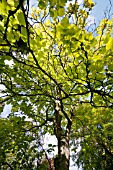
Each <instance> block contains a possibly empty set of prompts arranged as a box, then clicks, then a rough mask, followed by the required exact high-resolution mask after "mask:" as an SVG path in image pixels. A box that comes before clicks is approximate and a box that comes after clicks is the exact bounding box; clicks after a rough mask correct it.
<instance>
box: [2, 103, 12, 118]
mask: <svg viewBox="0 0 113 170" xmlns="http://www.w3.org/2000/svg"><path fill="white" fill-rule="evenodd" d="M11 107H12V106H11V104H8V105H5V106H4V109H3V112H2V113H1V115H0V117H2V118H7V116H9V114H10V112H11Z"/></svg>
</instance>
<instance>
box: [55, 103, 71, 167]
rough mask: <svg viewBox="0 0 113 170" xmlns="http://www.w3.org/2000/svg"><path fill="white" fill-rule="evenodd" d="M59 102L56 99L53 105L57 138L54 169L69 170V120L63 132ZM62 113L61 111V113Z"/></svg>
mask: <svg viewBox="0 0 113 170" xmlns="http://www.w3.org/2000/svg"><path fill="white" fill-rule="evenodd" d="M61 112H62V109H61V104H60V101H58V100H57V101H56V107H55V123H54V130H55V135H56V137H57V140H58V155H57V157H56V158H55V160H54V166H55V170H62V169H63V170H69V162H70V147H69V135H70V129H71V124H72V123H71V121H70V119H68V122H67V127H66V130H65V132H64V130H63V129H62V125H61V120H62V116H61ZM62 114H63V113H62Z"/></svg>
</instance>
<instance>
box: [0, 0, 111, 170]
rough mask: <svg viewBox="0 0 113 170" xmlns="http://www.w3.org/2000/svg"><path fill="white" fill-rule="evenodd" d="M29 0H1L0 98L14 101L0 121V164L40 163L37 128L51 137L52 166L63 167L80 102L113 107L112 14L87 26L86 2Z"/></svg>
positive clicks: (18, 166)
mask: <svg viewBox="0 0 113 170" xmlns="http://www.w3.org/2000/svg"><path fill="white" fill-rule="evenodd" d="M29 3H30V1H29V0H27V1H23V0H19V1H16V0H15V1H14V0H7V1H6V0H2V1H1V2H0V20H1V21H0V84H1V85H2V86H1V87H3V89H1V100H0V103H1V108H3V107H2V105H3V104H11V106H12V109H11V113H10V115H9V117H8V118H7V120H6V122H4V121H5V120H4V121H3V120H1V121H2V127H4V125H7V126H6V127H7V128H6V130H5V131H3V134H2V135H3V136H4V135H6V136H5V138H4V139H5V140H3V143H2V144H1V148H2V153H3V154H2V155H5V156H3V157H4V159H3V158H2V159H1V160H2V161H1V164H0V166H1V168H3V167H4V166H5V168H6V167H9V168H10V169H11V168H12V169H22V167H23V169H38V168H40V169H41V168H42V169H44V168H45V169H46V167H44V166H42V167H39V165H38V163H37V160H40V158H42V155H43V154H42V152H44V149H40V146H42V144H41V134H43V135H45V134H47V133H49V134H51V135H55V137H56V138H57V147H58V153H57V155H56V156H55V158H54V167H55V170H61V169H62V167H63V169H65V170H69V161H70V147H71V143H70V141H71V140H72V139H71V137H73V135H72V134H73V131H74V130H75V129H74V128H75V127H76V126H75V125H76V123H77V119H75V117H76V116H77V115H79V114H80V111H78V110H79V109H77V108H78V107H80V108H81V113H82V108H84V107H85V106H86V105H88V106H89V107H91V108H95V112H96V109H98V107H100V108H108V109H111V108H112V106H113V71H112V64H113V59H112V58H113V37H112V35H113V19H112V18H104V19H103V20H101V22H100V24H99V25H98V27H94V26H93V27H92V31H89V27H88V24H87V22H88V16H89V15H90V12H91V10H92V8H93V7H94V5H95V4H94V2H92V0H84V1H83V3H82V4H78V2H77V0H75V2H74V4H72V3H71V1H70V3H68V5H66V4H67V0H58V1H55V0H53V1H51V0H45V1H42V0H38V1H37V5H35V7H32V8H31V7H30V5H29ZM90 30H91V29H90ZM91 111H92V109H91ZM1 112H2V110H1ZM16 113H18V114H19V116H16ZM92 113H93V112H92ZM83 116H84V114H83ZM26 118H27V120H26ZM28 120H29V121H28ZM3 122H4V123H3ZM10 123H11V132H10V133H9V131H8V127H10V126H9V125H10ZM13 127H14V131H13V130H12V129H13ZM73 127H74V128H73ZM78 127H79V128H78ZM81 127H82V124H81V125H80V126H77V128H78V131H80V128H81ZM8 134H10V135H9V136H8ZM73 138H78V136H76V133H75V136H74V137H73ZM5 141H6V142H5ZM7 141H8V142H7ZM33 141H34V143H36V141H38V142H37V143H38V144H37V145H36V144H34V143H33ZM84 142H85V140H84ZM9 143H10V144H9ZM8 144H9V145H8ZM22 144H23V145H22ZM5 146H7V147H5ZM31 146H33V147H31ZM51 147H52V145H48V150H49V149H51ZM15 148H16V149H15ZM38 148H39V149H38ZM83 148H84V145H83ZM52 149H53V147H52ZM9 150H10V151H9ZM26 150H27V151H26ZM39 151H40V152H39ZM49 151H50V150H49ZM32 152H33V153H32ZM40 153H41V154H40ZM2 155H1V157H2ZM22 155H24V156H23V157H22ZM36 159H37V160H36ZM83 160H84V159H83ZM48 161H49V160H48ZM84 161H85V160H84ZM50 167H51V166H50ZM86 167H87V166H86Z"/></svg>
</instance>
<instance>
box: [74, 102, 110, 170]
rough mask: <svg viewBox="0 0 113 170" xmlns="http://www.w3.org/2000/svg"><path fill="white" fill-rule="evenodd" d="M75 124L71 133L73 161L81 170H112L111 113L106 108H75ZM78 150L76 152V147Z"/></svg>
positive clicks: (86, 106)
mask: <svg viewBox="0 0 113 170" xmlns="http://www.w3.org/2000/svg"><path fill="white" fill-rule="evenodd" d="M76 112H77V113H79V114H77V115H76V116H75V119H76V124H73V128H72V129H73V132H72V133H71V138H72V144H73V155H72V157H73V160H74V161H75V162H76V163H77V164H78V167H80V166H82V168H83V169H88V170H90V169H96V170H99V169H102V170H104V169H106V170H107V169H109V170H110V169H112V168H113V137H112V129H113V127H112V126H113V125H112V121H113V113H112V110H111V109H108V108H98V109H97V108H96V109H95V108H92V107H91V106H90V105H84V107H83V106H82V105H81V106H78V107H76ZM76 145H78V146H79V147H80V150H79V151H78V152H76V150H77V146H76Z"/></svg>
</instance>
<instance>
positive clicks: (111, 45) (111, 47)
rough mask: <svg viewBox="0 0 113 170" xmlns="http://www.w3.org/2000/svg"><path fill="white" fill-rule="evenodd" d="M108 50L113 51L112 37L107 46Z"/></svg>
mask: <svg viewBox="0 0 113 170" xmlns="http://www.w3.org/2000/svg"><path fill="white" fill-rule="evenodd" d="M106 50H113V38H112V37H110V39H109V41H108V43H107V44H106Z"/></svg>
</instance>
